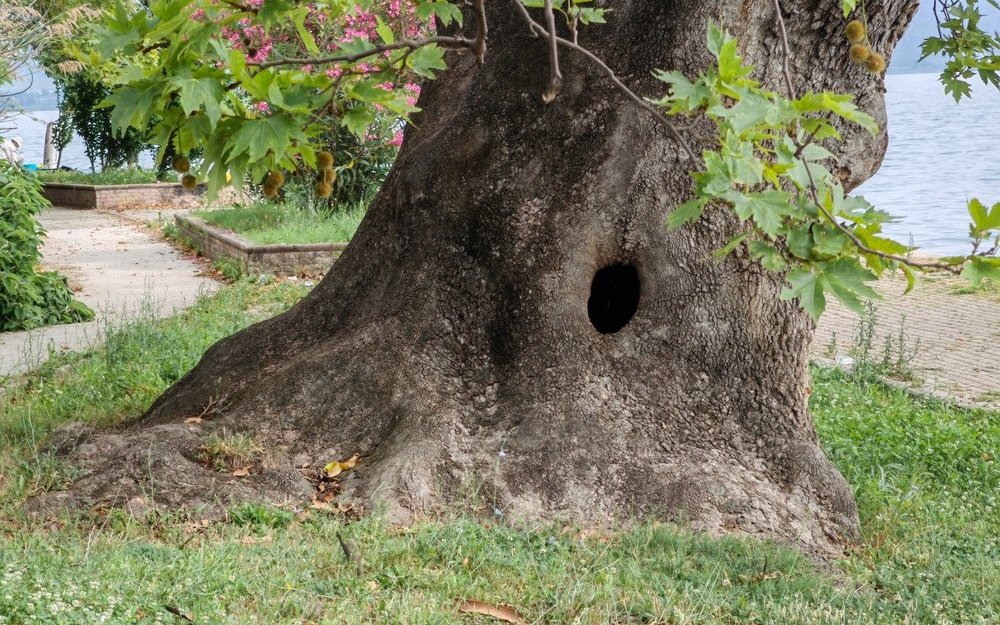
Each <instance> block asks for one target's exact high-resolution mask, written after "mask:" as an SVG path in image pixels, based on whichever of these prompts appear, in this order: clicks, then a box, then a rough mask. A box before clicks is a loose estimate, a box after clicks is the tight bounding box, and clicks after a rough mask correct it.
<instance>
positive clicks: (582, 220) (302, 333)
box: [49, 0, 917, 553]
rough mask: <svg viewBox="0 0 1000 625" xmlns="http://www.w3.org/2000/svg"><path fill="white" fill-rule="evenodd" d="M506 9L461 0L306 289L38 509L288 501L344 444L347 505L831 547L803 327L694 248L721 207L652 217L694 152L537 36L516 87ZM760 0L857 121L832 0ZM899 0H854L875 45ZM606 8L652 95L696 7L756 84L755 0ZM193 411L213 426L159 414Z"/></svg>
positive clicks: (586, 40)
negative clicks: (357, 458)
mask: <svg viewBox="0 0 1000 625" xmlns="http://www.w3.org/2000/svg"><path fill="white" fill-rule="evenodd" d="M512 1H513V0H496V1H495V2H490V3H488V4H489V9H490V20H491V31H490V48H489V52H488V54H487V56H486V62H485V65H483V66H482V67H479V66H477V65H476V64H475V62H474V61H473V60H471V59H464V60H457V62H456V63H455V64H454V66H453V67H452V69H450V70H449V71H448V72H447V73H446V74H445V75H444V76H443V77H442V78H440V79H439V80H437V81H435V82H433V83H432V84H430V85H429V86H428V87H426V88H425V90H424V93H423V95H422V97H421V102H420V105H421V106H422V107H424V109H425V112H424V113H423V114H422V115H421V116H420V118H419V120H418V121H417V123H416V125H415V126H414V127H410V128H408V129H407V135H406V140H405V143H404V145H403V149H402V151H401V153H400V155H399V160H398V162H397V163H396V166H395V167H394V169H393V171H392V173H391V175H390V176H389V179H388V181H387V182H386V184H385V187H384V188H383V190H382V192H381V193H380V195H379V196H378V198H377V200H376V201H375V203H374V205H373V206H372V208H371V209H370V211H369V214H368V216H367V217H366V219H365V221H364V223H363V224H362V225H361V228H360V230H359V232H358V234H357V236H356V237H355V239H354V241H353V242H352V243H351V245H350V247H349V248H348V250H347V251H346V252H345V254H344V256H343V257H342V258H341V260H340V261H338V263H337V265H336V266H335V267H334V269H333V270H332V271H331V272H330V274H329V275H328V276H327V277H326V279H325V280H323V281H322V282H321V283H320V284H319V285H318V286H317V287H316V289H315V290H314V292H313V293H312V294H311V295H310V296H309V297H307V298H306V299H305V300H304V301H303V302H301V303H300V304H298V305H297V306H296V307H294V308H293V309H292V310H291V311H289V312H288V313H286V314H284V315H281V316H279V317H277V318H275V319H271V320H269V321H266V322H264V323H261V324H258V325H256V326H254V327H251V328H249V329H247V330H245V331H243V332H241V333H239V334H237V335H235V336H233V337H230V338H228V339H226V340H224V341H221V342H220V343H218V344H217V345H215V346H214V347H213V348H212V349H211V350H209V352H208V353H207V354H206V356H205V358H204V359H203V361H202V362H201V363H200V364H199V365H198V367H196V368H195V369H194V370H193V371H192V372H191V373H190V374H188V375H187V376H186V377H185V378H183V379H182V380H181V381H180V382H178V383H177V384H176V385H175V386H174V387H173V388H171V389H170V390H169V391H168V392H167V393H166V394H165V395H164V396H163V397H161V398H160V399H159V400H158V401H157V402H156V404H155V405H154V406H153V407H152V409H151V410H150V411H149V412H148V413H147V414H146V415H145V416H144V417H142V418H141V419H139V420H138V421H136V422H135V423H133V424H132V425H131V426H130V427H129V428H128V429H127V430H126V431H125V432H122V433H119V434H114V435H107V434H105V435H100V436H98V435H96V434H90V435H88V437H89V440H88V441H87V442H85V443H84V444H82V445H80V446H79V447H77V448H76V449H77V453H78V454H79V458H80V459H81V462H83V463H84V465H85V466H87V467H88V468H89V470H90V474H89V475H88V476H87V477H84V478H83V479H81V480H79V481H78V482H77V484H76V485H74V487H73V489H72V490H71V491H68V492H66V493H61V494H57V495H53V496H50V499H49V501H51V502H60V501H65V500H67V499H81V500H84V501H87V502H94V501H97V500H102V499H108V498H110V497H117V498H125V499H129V498H133V497H139V496H142V497H145V498H146V499H147V500H150V501H153V502H155V503H158V504H161V505H176V504H178V503H191V502H192V501H193V502H203V503H211V502H214V501H217V500H221V501H225V500H228V499H229V498H232V497H236V498H243V497H265V498H269V499H272V500H273V499H278V500H280V499H282V498H288V497H290V498H299V497H303V496H306V495H308V494H309V492H310V489H311V486H310V485H309V483H308V482H306V481H305V480H303V479H302V478H301V476H300V474H299V473H298V472H297V471H296V470H295V468H296V466H299V465H304V464H310V465H312V466H322V465H323V464H325V463H326V462H328V461H330V460H333V459H339V458H346V457H348V456H350V455H352V454H360V455H361V456H362V461H361V463H360V465H359V467H358V469H356V470H355V471H352V472H351V474H350V477H349V478H348V479H347V480H345V483H344V486H345V493H346V495H349V496H353V497H356V498H359V499H361V500H372V501H374V502H375V503H376V505H379V506H384V508H385V509H386V511H387V512H388V513H389V514H390V515H391V516H392V517H393V518H396V519H403V520H405V519H407V518H410V517H411V516H412V515H414V514H423V513H427V512H432V511H433V510H435V509H436V508H437V507H438V506H441V505H447V504H449V503H453V502H466V501H469V500H470V499H471V498H472V497H473V493H476V496H477V497H478V501H480V502H483V503H485V504H486V506H487V507H488V508H489V509H491V513H492V509H494V508H495V509H496V511H498V512H500V513H503V514H504V515H506V516H508V517H513V518H528V519H532V518H559V519H563V518H565V519H573V520H577V521H582V522H585V523H589V524H594V523H606V522H608V521H609V520H610V519H612V518H615V519H627V518H634V517H644V516H647V515H655V516H657V517H660V518H669V519H684V520H688V521H690V522H691V523H692V525H693V526H694V527H695V528H698V529H702V530H707V531H710V532H730V531H732V532H744V533H748V534H752V535H756V536H768V537H777V538H779V539H782V540H785V541H789V542H793V543H795V544H798V545H800V546H802V547H804V548H806V549H808V550H814V551H817V552H823V553H829V552H831V551H834V550H836V549H837V547H838V545H841V544H842V543H843V542H845V541H850V540H851V539H852V538H854V537H855V536H856V535H857V531H858V519H857V512H856V508H855V504H854V499H853V496H852V493H851V489H850V487H849V486H848V484H847V483H846V482H845V481H844V479H843V478H842V477H841V476H840V474H839V473H838V472H837V470H836V469H835V468H834V467H833V466H832V464H831V463H830V462H829V461H828V459H827V458H826V457H825V455H824V454H823V452H822V450H821V449H820V447H819V444H818V441H817V437H816V434H815V431H814V428H813V425H812V422H811V418H810V415H809V411H808V408H807V399H808V393H809V380H808V372H807V360H806V350H807V347H808V344H809V342H810V339H811V336H812V330H813V326H812V323H811V322H810V321H809V319H808V317H807V316H806V315H805V314H804V313H803V312H802V311H801V310H800V309H799V308H798V307H797V305H796V304H795V303H794V302H792V303H790V302H782V301H780V299H779V292H780V289H781V286H782V277H781V276H777V275H772V274H770V273H768V272H766V271H764V270H762V269H761V268H760V267H759V266H758V265H757V264H756V263H754V262H751V261H749V260H748V259H747V258H746V256H745V254H740V253H737V254H735V255H734V256H732V257H730V258H728V259H726V260H724V261H719V260H716V259H714V258H713V257H712V256H711V254H710V252H711V251H712V250H714V249H716V248H718V247H719V246H720V245H721V244H723V243H724V242H725V241H726V240H727V236H728V235H729V234H730V233H732V232H733V230H734V228H735V223H734V221H733V219H732V217H731V216H730V215H728V214H727V213H725V212H724V211H716V212H712V213H711V214H708V215H706V217H705V218H703V219H702V220H700V221H699V222H698V223H696V224H694V225H693V226H691V227H686V228H683V229H681V230H679V231H669V230H668V229H667V228H666V226H665V223H664V222H665V219H666V215H667V214H668V213H669V212H670V211H671V210H672V209H673V208H674V207H675V206H677V205H678V204H680V203H681V202H683V201H684V200H685V199H687V197H688V196H689V193H690V191H691V184H690V172H691V171H692V170H694V169H696V168H698V167H699V163H698V162H694V161H692V160H691V159H690V158H689V157H688V156H687V155H686V154H685V153H684V151H683V150H682V149H680V147H679V145H678V144H677V143H676V142H675V141H674V140H673V139H672V138H671V136H670V134H669V133H668V132H667V131H666V129H665V128H664V127H662V126H661V125H659V124H658V123H657V122H656V121H655V120H654V119H653V118H652V117H651V116H650V115H649V114H648V113H646V112H644V111H642V110H640V109H639V108H638V107H636V106H635V105H633V104H632V103H630V102H628V101H627V100H626V99H625V98H624V97H623V95H622V94H621V93H620V92H619V91H618V90H616V88H615V87H614V86H613V85H612V84H611V83H610V82H609V81H608V80H607V78H606V77H605V76H603V75H602V73H601V72H600V71H599V70H598V69H597V68H596V67H595V66H594V65H593V64H591V63H590V62H589V61H588V60H587V59H585V58H583V57H582V56H580V55H578V54H574V53H572V52H567V51H564V52H563V53H562V58H561V64H562V71H563V75H564V87H563V92H562V94H561V95H560V96H559V98H558V99H557V100H556V101H555V102H554V103H553V104H550V105H546V104H544V103H543V102H542V98H541V94H542V93H543V92H544V90H545V88H546V85H547V80H548V71H549V70H548V60H547V49H546V46H545V45H544V42H542V41H540V40H538V39H534V38H532V37H530V36H529V34H528V33H529V31H528V28H527V27H526V25H525V23H524V22H523V21H522V20H521V18H520V17H519V16H518V14H517V13H516V11H515V10H514V5H513V4H511V2H512ZM784 4H785V5H787V6H785V7H784V9H785V12H786V19H787V22H788V28H789V39H790V43H791V47H792V50H793V52H794V58H792V59H791V69H792V74H793V78H794V81H795V83H796V85H797V88H798V89H800V90H802V91H805V90H820V89H831V90H837V91H843V92H852V93H855V94H857V96H858V100H859V103H860V104H861V106H862V107H863V108H864V109H866V110H867V111H868V112H869V113H871V114H873V115H874V116H875V117H876V119H878V120H879V121H881V122H884V120H885V115H884V110H883V98H882V94H881V92H882V79H881V77H878V76H874V75H871V74H869V73H866V72H865V71H864V70H863V69H862V68H859V67H857V66H853V65H851V64H850V63H849V61H848V58H847V44H846V43H845V41H844V39H843V37H842V35H841V33H842V30H843V26H844V20H843V18H842V16H841V14H840V3H839V1H836V0H800V1H797V2H793V1H792V0H785V3H784ZM916 5H917V3H916V2H915V1H914V0H870V1H869V2H868V4H867V12H868V18H869V20H870V38H871V40H872V43H873V45H874V46H875V47H876V48H877V49H880V50H882V51H884V52H886V53H888V52H890V51H891V48H892V47H893V46H894V45H895V43H896V41H897V40H898V38H899V36H900V35H901V33H902V30H903V28H904V27H905V25H906V23H907V22H908V20H909V17H910V16H911V15H912V13H913V11H914V10H915V9H916ZM608 7H609V8H611V9H612V13H611V15H610V19H609V23H608V24H607V25H603V26H594V27H591V28H588V29H586V31H585V32H584V34H583V35H582V37H581V44H582V45H584V46H585V47H587V48H589V49H591V50H593V51H594V52H596V53H597V54H598V55H599V56H601V57H602V58H604V59H605V60H606V61H607V62H608V64H609V65H610V66H611V67H612V68H615V70H616V71H617V72H618V74H619V76H620V77H621V78H622V80H623V81H624V82H625V83H626V84H628V85H630V86H631V87H632V88H633V89H634V90H635V91H636V92H637V93H639V94H640V95H643V96H655V95H657V94H660V93H662V91H663V85H662V84H659V83H657V82H656V81H655V80H654V79H653V78H652V76H651V70H653V69H654V68H664V69H670V68H673V69H679V70H681V71H683V72H685V73H686V74H688V75H690V76H694V75H696V74H697V73H699V72H700V71H702V70H704V69H705V68H706V67H708V66H709V64H710V61H711V58H710V57H709V55H708V52H707V50H706V47H705V44H704V39H705V35H704V33H705V32H706V28H707V23H708V21H709V20H710V19H715V20H718V21H720V22H721V23H722V24H723V25H724V26H726V27H727V28H728V29H729V30H730V31H732V32H733V34H734V35H736V36H737V38H738V40H739V41H740V44H741V49H742V51H743V52H744V54H745V55H746V57H747V58H748V59H749V60H750V61H751V62H752V63H754V64H755V65H756V67H757V70H756V76H757V77H758V78H759V79H761V80H762V81H764V82H765V84H768V85H771V86H772V87H773V88H774V89H775V90H779V89H780V88H781V86H782V84H783V83H782V81H781V45H780V39H779V35H778V30H777V25H776V20H775V15H774V7H773V4H772V2H771V1H770V0H767V1H764V0H742V1H739V2H737V1H735V0H734V1H730V2H726V1H713V2H703V1H697V2H696V1H694V0H683V1H665V0H637V1H631V2H626V1H624V0H622V1H617V0H616V1H610V2H608ZM469 21H470V22H472V20H469ZM468 26H469V27H470V28H471V27H472V25H471V24H470V25H468ZM681 125H682V131H683V134H684V135H685V137H686V138H687V141H689V142H690V143H691V144H692V145H693V146H695V149H696V150H700V148H701V147H704V146H706V145H709V144H710V142H711V140H712V133H711V129H710V128H709V127H707V126H706V125H705V124H704V123H703V122H698V121H693V122H681ZM845 137H846V142H845V143H844V144H842V145H841V146H840V147H839V150H840V153H841V156H842V161H841V166H840V170H839V174H840V175H841V177H842V178H843V179H844V180H845V182H846V183H847V184H848V185H849V186H854V185H856V184H858V183H859V182H860V181H862V180H864V179H865V178H867V177H868V176H870V175H871V173H872V172H873V171H874V170H875V169H876V168H877V166H878V164H879V162H880V160H881V157H882V154H883V152H884V149H885V144H886V138H885V136H884V135H883V136H882V137H880V138H878V139H874V140H873V139H872V138H871V137H870V136H866V135H865V134H862V133H861V132H856V131H854V130H853V129H845ZM608 267H612V269H610V270H607V271H603V272H602V269H604V268H608ZM633 310H634V315H632V314H630V313H632V312H633ZM618 327H620V329H617V328H618ZM614 329H617V331H615V332H610V331H611V330H614ZM599 330H603V332H602V331H599ZM210 401H211V402H214V405H215V406H221V407H222V408H221V410H220V411H218V412H217V413H213V416H214V418H213V419H211V420H206V421H205V422H204V423H203V424H201V425H191V424H185V423H183V419H184V418H185V417H188V416H191V415H197V414H199V413H201V412H202V411H203V410H204V409H205V407H206V405H208V404H209V402H210ZM221 428H226V429H227V430H231V431H232V430H236V431H244V432H248V433H250V434H252V435H253V436H255V437H257V438H258V439H259V440H261V441H264V442H267V443H268V444H269V445H270V446H272V448H273V449H274V452H273V454H272V458H271V459H270V461H269V462H268V463H267V468H265V469H260V470H259V472H258V473H256V474H255V475H252V476H250V477H249V478H244V479H243V480H232V479H229V478H228V476H225V475H219V474H216V473H213V472H212V471H211V470H209V469H206V468H204V467H202V466H201V465H200V464H198V463H197V462H196V450H197V446H198V444H199V440H200V439H201V437H203V436H204V435H205V434H206V432H208V431H214V430H219V429H221ZM109 448H111V449H112V451H110V452H109ZM293 459H294V462H293ZM151 464H153V465H155V466H150V465H151Z"/></svg>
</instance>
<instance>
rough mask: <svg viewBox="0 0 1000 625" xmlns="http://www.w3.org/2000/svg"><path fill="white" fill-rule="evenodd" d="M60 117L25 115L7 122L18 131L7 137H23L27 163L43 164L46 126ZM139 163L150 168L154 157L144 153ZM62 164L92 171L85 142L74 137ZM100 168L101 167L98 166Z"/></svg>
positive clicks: (48, 113) (45, 113)
mask: <svg viewBox="0 0 1000 625" xmlns="http://www.w3.org/2000/svg"><path fill="white" fill-rule="evenodd" d="M58 117H59V111H31V112H30V113H26V114H24V115H19V116H17V117H15V118H14V119H13V120H12V121H10V122H5V123H4V126H14V127H16V130H11V131H7V132H6V133H5V135H6V136H7V137H15V136H17V137H21V140H22V141H24V145H23V146H21V153H22V154H23V155H24V162H25V163H38V164H39V165H41V164H42V150H43V146H44V144H45V125H46V124H47V123H48V122H54V121H55V120H56V119H57V118H58ZM139 162H140V163H141V164H142V165H143V166H145V167H150V166H152V164H153V157H152V156H151V155H150V154H149V153H148V152H144V153H143V154H142V155H140V157H139ZM62 164H63V165H65V166H66V167H72V168H73V169H79V170H82V171H90V161H89V160H88V159H87V154H86V153H85V152H84V151H83V141H82V140H81V139H80V138H79V137H77V136H74V137H73V140H72V141H70V143H69V145H67V146H66V149H65V150H63V156H62ZM98 166H100V165H98Z"/></svg>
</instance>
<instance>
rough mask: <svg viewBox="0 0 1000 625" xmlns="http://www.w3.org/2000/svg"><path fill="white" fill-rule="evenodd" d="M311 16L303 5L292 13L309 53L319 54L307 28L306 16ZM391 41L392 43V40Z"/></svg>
mask: <svg viewBox="0 0 1000 625" xmlns="http://www.w3.org/2000/svg"><path fill="white" fill-rule="evenodd" d="M307 17H309V9H308V8H306V7H302V8H301V9H299V10H298V11H296V12H295V13H294V14H293V15H292V21H293V22H294V23H295V32H297V33H298V34H299V39H301V40H302V43H303V45H305V47H306V50H308V51H309V54H313V55H318V54H319V53H320V49H319V46H318V45H316V38H315V37H313V35H312V33H311V32H309V29H308V28H306V18H307ZM390 32H391V31H390ZM389 43H392V42H391V41H390V42H389Z"/></svg>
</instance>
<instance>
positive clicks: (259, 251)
mask: <svg viewBox="0 0 1000 625" xmlns="http://www.w3.org/2000/svg"><path fill="white" fill-rule="evenodd" d="M174 220H175V222H176V223H177V229H178V230H179V231H180V233H181V235H182V236H184V237H185V238H187V239H188V240H189V241H190V242H191V243H193V244H194V245H195V246H196V247H197V248H198V250H199V252H200V253H201V255H202V256H205V257H207V258H211V259H212V260H218V259H220V258H225V259H229V260H231V261H233V262H235V263H237V264H238V265H239V266H240V267H241V268H242V269H243V271H244V273H248V274H251V275H252V274H262V273H267V274H273V275H276V276H296V275H316V274H320V273H326V272H327V271H328V270H329V269H330V267H331V266H333V263H334V261H335V260H337V257H338V256H340V253H341V252H342V251H343V250H344V248H346V247H347V244H346V243H310V244H286V245H254V244H253V243H251V242H249V241H247V240H246V239H244V238H243V237H240V236H239V235H237V234H234V233H232V232H227V231H225V230H222V229H221V228H216V227H215V226H212V225H211V224H208V223H207V222H205V220H203V219H199V218H197V217H194V216H191V215H175V216H174Z"/></svg>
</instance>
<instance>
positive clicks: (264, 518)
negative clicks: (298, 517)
mask: <svg viewBox="0 0 1000 625" xmlns="http://www.w3.org/2000/svg"><path fill="white" fill-rule="evenodd" d="M229 520H230V521H231V522H232V523H234V524H236V525H250V526H255V527H262V528H272V529H282V528H285V527H288V526H289V525H290V524H291V523H292V521H294V520H295V513H294V512H292V511H290V510H283V509H281V508H275V507H274V506H266V505H263V504H256V503H246V504H243V505H241V506H236V507H234V508H231V509H230V510H229Z"/></svg>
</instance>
